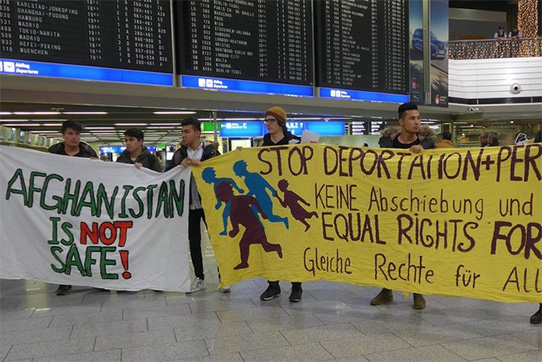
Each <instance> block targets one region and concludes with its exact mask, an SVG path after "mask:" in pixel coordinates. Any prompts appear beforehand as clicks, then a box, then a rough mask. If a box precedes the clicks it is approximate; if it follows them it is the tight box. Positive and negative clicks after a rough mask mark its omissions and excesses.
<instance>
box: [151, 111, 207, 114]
mask: <svg viewBox="0 0 542 362" xmlns="http://www.w3.org/2000/svg"><path fill="white" fill-rule="evenodd" d="M152 113H153V114H196V112H194V111H155V112H152Z"/></svg>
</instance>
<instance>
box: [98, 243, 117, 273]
mask: <svg viewBox="0 0 542 362" xmlns="http://www.w3.org/2000/svg"><path fill="white" fill-rule="evenodd" d="M115 250H117V247H116V246H104V247H103V248H102V253H101V254H100V275H101V276H102V279H118V278H119V275H118V274H111V273H108V272H107V270H106V266H108V265H117V261H116V260H112V259H107V253H108V252H113V251H115Z"/></svg>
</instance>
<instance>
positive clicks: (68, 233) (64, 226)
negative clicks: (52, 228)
mask: <svg viewBox="0 0 542 362" xmlns="http://www.w3.org/2000/svg"><path fill="white" fill-rule="evenodd" d="M72 227H73V225H72V224H71V223H69V222H67V221H66V222H63V223H62V225H61V229H62V231H64V234H66V236H67V237H68V240H66V239H62V240H60V242H61V243H62V245H66V246H68V245H71V244H73V233H72V232H71V231H70V229H71V228H72Z"/></svg>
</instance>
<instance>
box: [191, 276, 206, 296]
mask: <svg viewBox="0 0 542 362" xmlns="http://www.w3.org/2000/svg"><path fill="white" fill-rule="evenodd" d="M204 290H205V281H204V280H202V279H200V278H194V280H193V281H192V285H191V286H190V292H188V293H186V294H192V293H196V292H202V291H204Z"/></svg>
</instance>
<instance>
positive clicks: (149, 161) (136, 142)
mask: <svg viewBox="0 0 542 362" xmlns="http://www.w3.org/2000/svg"><path fill="white" fill-rule="evenodd" d="M143 142H144V136H143V131H141V130H139V129H137V128H130V129H127V130H126V132H124V144H125V145H126V149H125V150H124V152H123V153H122V154H121V155H120V156H119V158H117V162H121V163H131V164H134V165H135V167H137V168H141V167H145V168H148V169H150V170H153V171H156V172H162V166H161V165H160V162H159V161H158V159H157V158H156V157H155V156H154V155H153V154H152V153H151V152H150V151H149V150H148V149H147V147H145V146H143Z"/></svg>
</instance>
